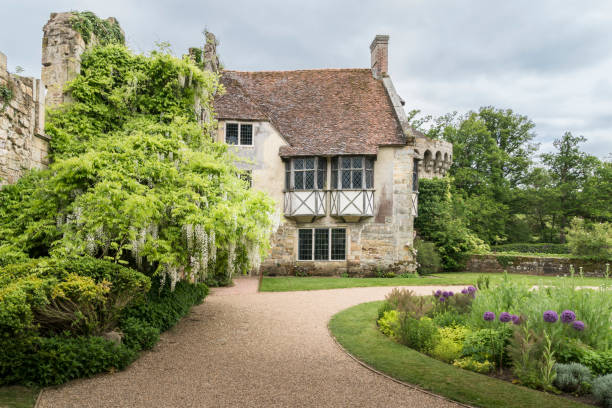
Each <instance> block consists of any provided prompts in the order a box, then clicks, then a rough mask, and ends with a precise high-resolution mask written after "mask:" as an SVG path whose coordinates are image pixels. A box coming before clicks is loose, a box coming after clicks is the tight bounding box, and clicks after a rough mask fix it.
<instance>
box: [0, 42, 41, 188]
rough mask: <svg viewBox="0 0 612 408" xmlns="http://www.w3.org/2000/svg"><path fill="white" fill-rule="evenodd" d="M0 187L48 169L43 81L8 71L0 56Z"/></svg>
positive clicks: (5, 60) (3, 56) (5, 61)
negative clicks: (0, 95)
mask: <svg viewBox="0 0 612 408" xmlns="http://www.w3.org/2000/svg"><path fill="white" fill-rule="evenodd" d="M0 87H1V88H2V89H4V90H7V92H5V93H3V95H5V96H4V97H3V98H1V99H2V100H0V186H1V185H3V184H7V183H14V182H15V181H17V180H18V179H19V177H21V176H22V174H23V173H24V171H26V170H28V169H32V168H43V167H46V165H47V152H48V139H47V137H46V136H45V135H44V126H45V106H44V104H45V94H44V87H43V85H42V82H41V80H40V79H36V78H30V77H22V76H19V75H15V74H11V73H9V72H8V71H7V58H6V56H5V55H4V54H2V53H0Z"/></svg>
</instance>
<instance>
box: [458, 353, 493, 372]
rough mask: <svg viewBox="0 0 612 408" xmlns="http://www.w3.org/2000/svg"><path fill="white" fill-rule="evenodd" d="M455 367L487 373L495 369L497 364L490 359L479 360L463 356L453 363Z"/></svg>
mask: <svg viewBox="0 0 612 408" xmlns="http://www.w3.org/2000/svg"><path fill="white" fill-rule="evenodd" d="M453 365H454V366H455V367H459V368H463V369H465V370H470V371H475V372H477V373H482V374H487V373H490V372H491V371H493V369H494V368H495V366H494V365H493V363H491V362H490V361H487V360H485V361H477V360H475V359H474V358H473V357H463V358H460V359H458V360H455V362H454V363H453Z"/></svg>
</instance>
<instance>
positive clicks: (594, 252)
mask: <svg viewBox="0 0 612 408" xmlns="http://www.w3.org/2000/svg"><path fill="white" fill-rule="evenodd" d="M567 244H568V246H569V248H570V251H571V253H572V254H574V255H579V256H588V257H592V258H596V259H612V223H609V222H602V223H593V224H591V225H590V226H589V225H586V224H585V222H584V220H583V219H581V218H574V219H573V220H572V222H571V224H570V228H569V230H568V232H567Z"/></svg>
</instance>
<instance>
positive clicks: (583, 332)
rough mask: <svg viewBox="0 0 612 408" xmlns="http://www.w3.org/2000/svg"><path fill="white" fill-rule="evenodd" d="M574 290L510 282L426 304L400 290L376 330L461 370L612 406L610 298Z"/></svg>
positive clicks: (602, 291)
mask: <svg viewBox="0 0 612 408" xmlns="http://www.w3.org/2000/svg"><path fill="white" fill-rule="evenodd" d="M575 283H576V281H574V280H568V281H566V282H565V283H563V284H561V285H560V286H558V287H547V288H541V289H536V290H530V288H529V287H527V286H524V285H521V284H519V283H517V282H511V281H510V280H509V279H504V281H503V282H502V284H501V285H499V286H497V287H494V288H486V287H481V288H479V289H477V288H476V287H474V286H468V287H466V288H464V289H463V290H462V291H461V293H453V292H443V291H436V292H434V293H432V295H431V296H425V297H420V296H415V295H414V294H413V293H412V292H411V291H408V290H398V289H394V290H393V291H392V292H391V293H389V295H388V296H387V298H386V301H385V302H384V303H383V304H382V306H381V308H380V309H379V312H378V327H379V330H380V331H381V332H382V333H384V334H385V335H387V336H389V337H391V338H393V339H395V340H396V341H397V342H399V343H400V344H403V345H406V346H408V347H410V348H413V349H416V350H418V351H420V352H422V353H425V354H427V355H429V356H431V357H434V358H436V359H438V360H441V361H444V362H446V363H449V364H452V365H454V366H456V367H460V368H463V369H467V370H471V371H475V372H479V373H484V374H489V375H492V376H496V377H500V378H503V379H507V380H510V381H512V382H513V383H518V384H522V385H524V386H527V387H529V388H534V389H539V390H544V391H549V392H553V393H565V394H567V395H570V394H572V395H574V396H580V397H581V398H583V399H586V400H587V401H597V402H599V403H600V404H602V405H603V406H606V407H612V328H611V327H610V322H611V321H612V320H611V317H612V293H610V290H609V288H607V287H605V286H604V287H601V288H599V289H597V290H591V289H581V290H577V289H576V287H575Z"/></svg>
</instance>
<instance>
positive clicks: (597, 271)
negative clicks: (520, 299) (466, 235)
mask: <svg viewBox="0 0 612 408" xmlns="http://www.w3.org/2000/svg"><path fill="white" fill-rule="evenodd" d="M570 265H572V266H573V267H574V271H575V273H576V274H578V273H579V272H580V268H582V273H583V274H584V276H600V277H602V276H604V274H605V271H606V262H605V261H592V260H586V259H570V258H554V257H535V256H513V255H472V257H471V258H470V259H469V261H468V262H467V265H466V268H465V269H466V270H467V271H469V272H479V273H480V272H482V273H484V272H498V273H502V272H504V271H508V273H524V274H529V275H548V276H568V275H569V274H570Z"/></svg>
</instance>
